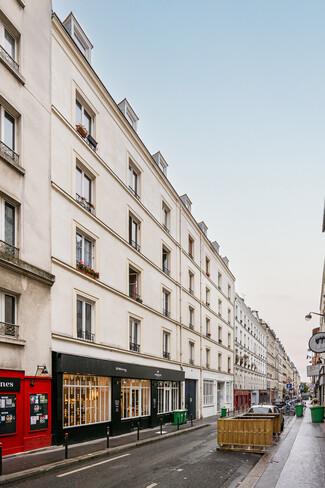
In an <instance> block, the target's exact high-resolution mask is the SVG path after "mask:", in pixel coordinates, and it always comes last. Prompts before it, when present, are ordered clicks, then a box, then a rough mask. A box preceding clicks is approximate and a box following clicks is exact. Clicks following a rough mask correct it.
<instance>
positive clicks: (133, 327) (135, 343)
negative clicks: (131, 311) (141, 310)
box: [129, 317, 140, 352]
mask: <svg viewBox="0 0 325 488" xmlns="http://www.w3.org/2000/svg"><path fill="white" fill-rule="evenodd" d="M129 347H130V351H135V352H140V321H139V320H137V319H135V318H133V317H130V321H129Z"/></svg>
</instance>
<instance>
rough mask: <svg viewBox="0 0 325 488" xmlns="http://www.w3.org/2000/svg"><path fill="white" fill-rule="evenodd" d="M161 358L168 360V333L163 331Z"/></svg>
mask: <svg viewBox="0 0 325 488" xmlns="http://www.w3.org/2000/svg"><path fill="white" fill-rule="evenodd" d="M163 357H164V358H165V359H170V333H169V332H166V331H163Z"/></svg>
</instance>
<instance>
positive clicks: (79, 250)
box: [76, 232, 93, 268]
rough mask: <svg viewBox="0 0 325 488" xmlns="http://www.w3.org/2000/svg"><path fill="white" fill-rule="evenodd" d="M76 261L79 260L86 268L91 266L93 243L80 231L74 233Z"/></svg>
mask: <svg viewBox="0 0 325 488" xmlns="http://www.w3.org/2000/svg"><path fill="white" fill-rule="evenodd" d="M76 261H77V263H80V261H81V262H82V263H83V264H85V265H86V266H88V268H92V267H93V243H92V242H91V240H90V239H88V238H87V237H85V236H84V235H82V234H81V233H80V232H77V233H76Z"/></svg>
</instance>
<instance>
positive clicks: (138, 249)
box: [129, 239, 140, 252]
mask: <svg viewBox="0 0 325 488" xmlns="http://www.w3.org/2000/svg"><path fill="white" fill-rule="evenodd" d="M129 244H130V245H131V246H132V247H133V248H134V249H136V250H137V251H139V252H140V246H139V244H138V243H137V242H135V241H132V239H130V240H129Z"/></svg>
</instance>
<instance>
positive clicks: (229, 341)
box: [228, 332, 231, 348]
mask: <svg viewBox="0 0 325 488" xmlns="http://www.w3.org/2000/svg"><path fill="white" fill-rule="evenodd" d="M228 347H229V348H230V347H231V334H230V333H229V332H228Z"/></svg>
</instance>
